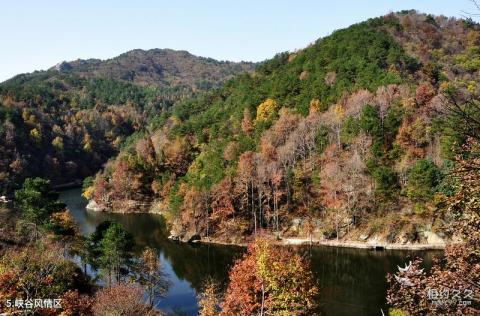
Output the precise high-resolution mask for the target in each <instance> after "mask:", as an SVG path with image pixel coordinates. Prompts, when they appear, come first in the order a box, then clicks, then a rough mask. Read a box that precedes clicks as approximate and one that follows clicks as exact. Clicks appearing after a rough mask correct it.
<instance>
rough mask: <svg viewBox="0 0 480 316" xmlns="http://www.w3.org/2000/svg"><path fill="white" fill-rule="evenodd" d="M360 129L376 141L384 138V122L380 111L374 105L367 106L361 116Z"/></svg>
mask: <svg viewBox="0 0 480 316" xmlns="http://www.w3.org/2000/svg"><path fill="white" fill-rule="evenodd" d="M359 123H360V128H361V129H362V130H363V131H365V132H366V133H367V134H368V135H370V136H372V137H373V138H375V139H381V138H382V136H383V131H382V121H381V118H380V114H379V113H378V109H377V108H376V107H374V106H372V105H369V104H367V105H365V106H364V107H363V108H362V113H361V115H360V122H359Z"/></svg>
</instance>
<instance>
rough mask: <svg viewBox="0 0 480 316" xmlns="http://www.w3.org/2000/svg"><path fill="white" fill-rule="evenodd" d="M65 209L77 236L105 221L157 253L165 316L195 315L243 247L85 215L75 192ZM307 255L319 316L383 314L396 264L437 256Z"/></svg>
mask: <svg viewBox="0 0 480 316" xmlns="http://www.w3.org/2000/svg"><path fill="white" fill-rule="evenodd" d="M60 199H61V200H62V201H63V202H64V203H66V204H67V206H68V208H69V210H70V212H71V214H72V216H73V218H74V219H75V221H76V222H77V223H78V225H79V226H80V229H81V232H82V233H83V234H89V233H91V232H93V231H94V230H95V228H96V226H97V225H98V224H100V223H101V222H103V221H105V220H115V221H117V222H119V223H121V224H122V225H123V226H124V227H125V229H127V230H128V231H129V232H130V233H131V234H132V235H133V237H134V239H135V242H136V244H137V246H138V249H139V251H140V250H141V249H142V248H143V247H145V246H149V247H152V248H155V249H157V250H158V252H159V256H160V259H161V261H162V263H163V267H164V272H166V273H167V274H168V276H169V280H170V282H171V284H172V286H171V287H170V289H169V291H168V293H167V294H166V296H165V297H164V298H159V299H158V300H157V303H158V304H157V307H158V308H159V309H160V310H161V311H163V312H164V313H166V314H167V315H187V316H190V315H196V314H197V310H198V306H197V301H196V292H197V291H199V290H200V289H201V286H202V282H203V280H205V278H207V277H212V278H214V279H215V280H217V281H218V282H219V283H220V284H222V285H224V286H225V285H226V284H227V282H228V271H229V269H230V267H231V266H232V264H233V263H234V261H235V259H237V258H239V257H241V255H242V254H243V252H244V248H242V247H235V246H220V245H208V244H196V245H190V244H183V243H177V242H173V241H170V240H169V239H168V238H167V236H168V230H167V228H166V225H165V222H164V221H163V219H162V217H161V216H159V215H154V214H111V213H100V212H93V211H88V210H86V209H85V206H86V201H85V200H84V199H83V198H82V196H81V190H80V189H72V190H67V191H63V192H62V193H61V195H60ZM299 251H301V252H304V253H305V254H306V255H308V256H310V260H311V262H312V268H313V270H314V273H315V275H316V277H317V279H318V282H319V284H320V287H321V303H322V311H323V314H324V315H335V316H337V315H381V311H380V309H382V308H383V310H384V311H385V310H386V307H385V304H386V301H385V295H386V288H387V284H386V279H385V276H386V274H387V273H388V272H394V271H395V270H396V266H397V265H402V266H403V265H404V263H405V262H407V261H408V260H409V259H411V258H413V257H416V256H419V257H421V258H423V259H424V260H425V264H426V265H427V266H430V265H431V260H432V258H433V257H434V256H440V255H441V252H439V251H416V252H411V251H373V250H365V249H346V248H332V247H313V248H310V247H302V248H299Z"/></svg>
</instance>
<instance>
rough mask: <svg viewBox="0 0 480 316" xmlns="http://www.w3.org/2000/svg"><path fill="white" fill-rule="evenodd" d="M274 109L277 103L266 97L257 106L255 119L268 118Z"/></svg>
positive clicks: (275, 109) (263, 119)
mask: <svg viewBox="0 0 480 316" xmlns="http://www.w3.org/2000/svg"><path fill="white" fill-rule="evenodd" d="M276 111H278V104H277V102H276V101H275V100H273V99H270V98H268V99H267V100H265V102H263V103H261V104H260V105H259V106H258V107H257V118H256V119H257V121H265V120H267V119H269V118H270V117H271V116H272V115H273V114H274V113H275V112H276Z"/></svg>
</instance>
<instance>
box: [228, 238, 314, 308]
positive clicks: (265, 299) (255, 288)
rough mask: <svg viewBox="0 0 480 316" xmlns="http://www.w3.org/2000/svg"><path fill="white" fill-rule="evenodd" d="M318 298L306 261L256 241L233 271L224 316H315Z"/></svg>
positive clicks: (290, 252)
mask: <svg viewBox="0 0 480 316" xmlns="http://www.w3.org/2000/svg"><path fill="white" fill-rule="evenodd" d="M317 296H318V288H317V286H316V284H315V281H314V278H313V275H312V272H311V271H310V270H309V265H308V262H307V261H306V260H305V259H304V258H302V257H301V256H300V255H298V254H296V253H295V252H294V251H293V250H289V249H286V248H282V247H276V246H272V245H271V244H270V243H269V242H268V241H266V240H261V239H257V240H256V241H255V242H254V243H252V244H250V245H249V247H248V251H247V253H246V254H245V255H244V256H243V258H242V259H241V260H239V261H237V262H236V263H235V266H234V267H233V268H232V269H231V270H230V283H229V285H228V289H227V294H226V297H225V301H224V302H223V304H222V312H221V315H239V316H241V315H272V314H273V315H315V314H316V311H317V308H318V305H317V304H318V303H317V302H318V301H317Z"/></svg>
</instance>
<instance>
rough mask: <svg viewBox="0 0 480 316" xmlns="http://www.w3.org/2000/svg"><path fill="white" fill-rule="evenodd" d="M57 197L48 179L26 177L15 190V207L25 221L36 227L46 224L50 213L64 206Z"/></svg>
mask: <svg viewBox="0 0 480 316" xmlns="http://www.w3.org/2000/svg"><path fill="white" fill-rule="evenodd" d="M57 199H58V193H56V192H54V191H53V190H52V188H51V186H50V181H49V180H45V179H42V178H28V179H26V180H25V182H24V183H23V186H22V188H21V189H20V190H17V191H16V192H15V207H16V208H17V209H19V210H20V211H21V212H22V214H23V217H24V218H25V219H26V220H27V221H29V222H32V223H33V224H34V225H35V227H38V226H41V225H45V224H47V222H48V221H49V219H50V215H51V214H52V213H54V212H59V211H61V210H63V209H64V208H65V204H64V203H61V202H59V201H58V200H57Z"/></svg>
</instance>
